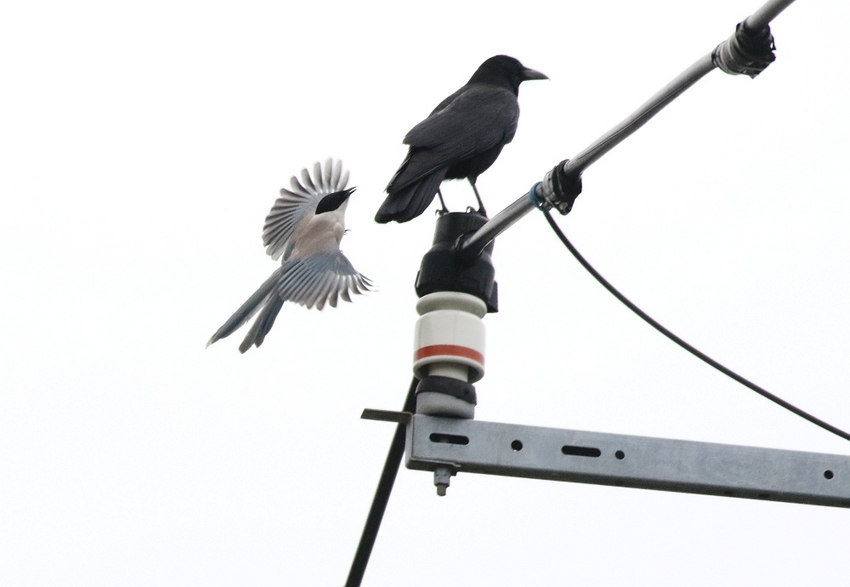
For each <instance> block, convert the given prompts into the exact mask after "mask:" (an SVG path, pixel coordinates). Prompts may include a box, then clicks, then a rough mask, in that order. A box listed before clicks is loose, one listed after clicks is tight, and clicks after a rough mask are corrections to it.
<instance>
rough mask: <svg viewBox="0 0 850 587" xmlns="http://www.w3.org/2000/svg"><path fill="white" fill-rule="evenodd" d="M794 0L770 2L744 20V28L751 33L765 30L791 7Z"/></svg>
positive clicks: (772, 0)
mask: <svg viewBox="0 0 850 587" xmlns="http://www.w3.org/2000/svg"><path fill="white" fill-rule="evenodd" d="M792 2H794V0H770V2H767V3H765V5H764V6H762V7H761V8H759V9H758V10H756V11H755V12H753V13H752V14H751V15H750V16H748V17H747V18H746V19H745V20H744V26H745V27H747V28H748V29H750V30H751V31H753V30H755V31H757V30H759V29H763V28H764V27H766V26H767V25H768V24H770V21H772V20H773V19H774V18H776V17H777V16H779V13H780V12H782V11H783V10H785V9H786V8H788V7H789V6H791V3H792Z"/></svg>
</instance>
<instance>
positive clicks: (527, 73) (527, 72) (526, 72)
mask: <svg viewBox="0 0 850 587" xmlns="http://www.w3.org/2000/svg"><path fill="white" fill-rule="evenodd" d="M532 79H549V76H548V75H546V74H545V73H540V72H539V71H537V70H535V69H529V68H528V67H526V68H525V69H523V70H522V81H528V80H532Z"/></svg>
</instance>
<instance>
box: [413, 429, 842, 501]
mask: <svg viewBox="0 0 850 587" xmlns="http://www.w3.org/2000/svg"><path fill="white" fill-rule="evenodd" d="M408 426H409V428H408V433H407V467H408V468H410V469H419V470H427V471H436V470H437V469H440V468H442V469H448V470H449V471H451V472H452V473H456V472H466V473H486V474H490V475H508V476H513V477H528V478H533V479H548V480H553V481H573V482H577V483H592V484H597V485H615V486H621V487H633V488H639V489H658V490H663V491H676V492H680V493H700V494H706V495H719V496H726V497H741V498H749V499H761V500H767V501H780V502H789V503H801V504H809V505H824V506H833V507H844V508H850V457H848V456H843V455H832V454H821V453H810V452H799V451H790V450H778V449H769V448H756V447H749V446H736V445H729V444H716V443H706V442H693V441H686V440H668V439H662V438H649V437H642V436H627V435H623V434H606V433H599V432H583V431H578V430H560V429H556V428H542V427H538V426H521V425H517V424H500V423H495V422H482V421H477V420H464V419H457V418H436V417H431V416H423V415H415V416H413V419H412V421H411V422H410V424H409V425H408Z"/></svg>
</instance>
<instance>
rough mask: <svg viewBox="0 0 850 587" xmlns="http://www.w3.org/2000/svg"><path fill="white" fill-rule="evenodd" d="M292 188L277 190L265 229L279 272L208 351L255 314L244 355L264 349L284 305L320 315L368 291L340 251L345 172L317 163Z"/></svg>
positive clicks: (336, 166) (345, 202) (336, 163)
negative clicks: (324, 310) (277, 193)
mask: <svg viewBox="0 0 850 587" xmlns="http://www.w3.org/2000/svg"><path fill="white" fill-rule="evenodd" d="M290 183H291V187H290V189H285V188H284V189H281V190H280V197H279V198H278V199H277V201H276V202H275V204H274V207H272V209H271V212H269V215H268V216H267V217H266V222H265V225H264V226H263V244H264V245H265V246H266V252H267V253H268V254H269V255H270V256H271V257H272V259H275V260H277V259H281V266H280V268H278V269H277V270H276V271H275V272H274V273H272V275H271V277H269V278H268V279H267V280H266V281H265V283H263V285H261V286H260V289H258V290H257V291H256V292H254V295H252V296H251V297H250V298H248V301H246V302H245V303H244V304H242V307H240V308H239V309H238V310H237V311H236V313H234V314H233V316H231V317H230V318H229V319H228V320H227V322H225V323H224V325H223V326H222V327H221V328H219V329H218V331H216V333H215V334H213V336H212V338H210V340H209V342H208V343H207V346H209V345H211V344H212V343H214V342H215V341H217V340H219V339H222V338H225V337H227V336H230V335H231V334H233V332H235V331H236V330H237V329H239V328H240V327H241V326H242V325H243V324H245V323H246V322H248V320H250V319H251V318H252V317H253V316H254V315H255V314H256V313H257V312H259V313H260V315H259V316H258V317H257V319H256V320H255V321H254V324H253V325H252V326H251V329H250V330H249V331H248V334H247V335H246V336H245V340H243V341H242V344H241V345H239V351H240V352H242V353H244V352H245V351H247V350H248V349H249V348H251V346H252V345H254V346H257V347H259V346H260V345H261V344H263V340H265V337H266V334H268V332H269V331H270V330H271V328H272V326H273V325H274V321H275V318H277V314H278V312H280V309H281V307H282V306H283V303H284V302H287V301H289V302H295V303H297V304H301V305H302V306H306V307H307V308H312V307H314V306H315V307H316V309H318V310H321V309H322V308H324V306H325V304H330V306H331V307H336V304H337V301H338V300H339V299H343V300H345V301H346V302H350V301H351V295H350V294H351V293H355V294H362V293H363V292H365V291H369V286H370V285H371V282H370V281H369V279H367V278H366V277H364V276H363V275H361V274H360V273H358V272H357V271H356V270H355V269H354V267H353V266H352V265H351V262H350V261H349V260H348V259H347V258H346V256H345V255H343V254H342V251H341V250H340V248H339V243H340V241H341V240H342V237H343V235H344V234H345V209H346V207H347V206H348V197H349V196H350V195H351V194H352V192H354V189H355V188H350V189H346V185H347V184H348V172H347V171H346V172H344V173H343V171H342V162H340V161H333V160H332V159H328V160H327V162H326V163H325V165H324V167H323V166H322V165H321V164H320V163H316V164H315V166H314V167H313V175H312V177H311V175H310V172H309V171H308V170H307V169H304V170H302V172H301V179H300V180H299V179H298V178H297V177H293V178H292V180H291V182H290Z"/></svg>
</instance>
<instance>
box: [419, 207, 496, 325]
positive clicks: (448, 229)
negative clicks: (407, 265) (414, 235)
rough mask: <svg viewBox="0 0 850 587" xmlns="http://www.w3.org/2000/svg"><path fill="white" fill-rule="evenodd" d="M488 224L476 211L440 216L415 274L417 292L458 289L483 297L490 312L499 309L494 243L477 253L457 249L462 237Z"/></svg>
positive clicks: (422, 293)
mask: <svg viewBox="0 0 850 587" xmlns="http://www.w3.org/2000/svg"><path fill="white" fill-rule="evenodd" d="M486 223H487V217H486V216H482V215H481V214H478V213H477V212H447V213H446V214H443V215H442V216H440V217H439V218H437V228H436V229H435V231H434V245H433V246H432V247H431V250H430V251H428V252H427V253H425V256H424V257H423V258H422V266H421V267H420V268H419V275H418V276H417V277H416V295H418V296H419V297H420V298H421V297H423V296H426V295H428V294H430V293H435V292H438V291H457V292H461V293H467V294H470V295H473V296H475V297H477V298H478V299H480V300H482V301H483V302H484V303H485V304H487V311H488V312H498V311H499V299H498V298H499V296H498V286H497V284H496V281H495V276H496V270H495V268H494V267H493V261H492V258H491V255H492V253H493V243H492V242H491V243H490V244H488V245H487V246H486V247H485V248H484V250H483V251H481V254H479V255H477V256H475V255H469V254H464V253H463V252H462V251H461V250H460V249H459V248H458V243H459V242H460V239H461V237H462V236H464V235H467V234H472V233H473V232H475V231H476V230H478V229H479V228H481V227H482V226H484V224H486Z"/></svg>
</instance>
